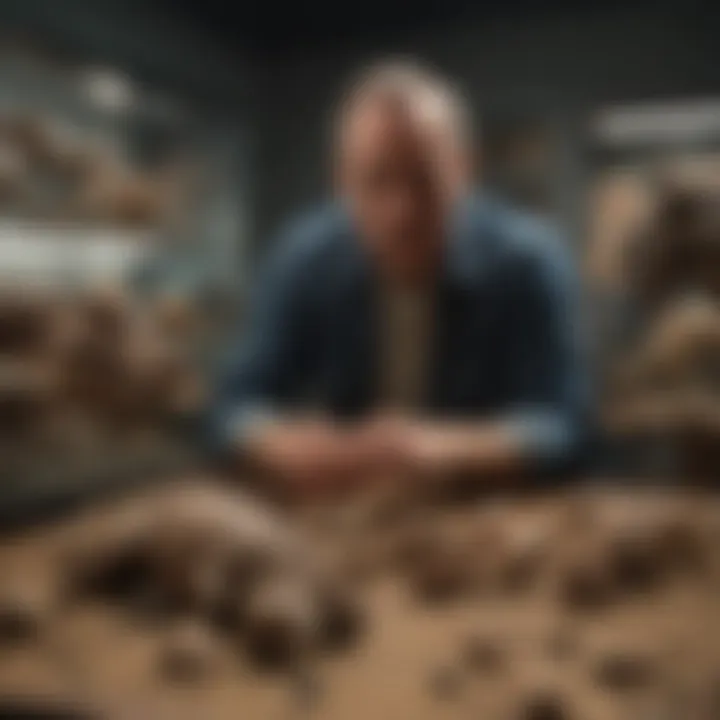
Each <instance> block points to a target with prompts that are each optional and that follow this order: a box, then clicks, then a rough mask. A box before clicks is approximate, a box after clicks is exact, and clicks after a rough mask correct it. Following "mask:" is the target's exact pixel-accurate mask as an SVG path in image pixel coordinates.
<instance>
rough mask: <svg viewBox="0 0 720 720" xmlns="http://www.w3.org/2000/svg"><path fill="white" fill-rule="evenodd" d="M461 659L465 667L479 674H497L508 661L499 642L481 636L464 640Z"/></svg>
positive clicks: (472, 636) (473, 636)
mask: <svg viewBox="0 0 720 720" xmlns="http://www.w3.org/2000/svg"><path fill="white" fill-rule="evenodd" d="M461 658H462V663H463V665H464V666H465V667H467V668H468V669H470V670H472V671H473V672H477V673H495V672H497V671H499V670H500V669H502V667H503V665H504V664H505V661H506V659H507V658H506V652H505V648H504V647H503V646H502V644H501V642H500V641H499V640H497V639H495V638H489V637H483V636H481V635H471V636H469V637H467V638H466V639H465V640H464V642H463V645H462V648H461Z"/></svg>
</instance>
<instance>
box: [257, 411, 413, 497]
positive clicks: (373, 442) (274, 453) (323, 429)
mask: <svg viewBox="0 0 720 720" xmlns="http://www.w3.org/2000/svg"><path fill="white" fill-rule="evenodd" d="M399 447H400V446H399V443H398V442H397V441H396V438H395V436H394V435H391V434H389V433H388V432H387V430H386V429H384V428H381V427H380V426H377V427H376V426H374V425H372V426H370V425H368V426H362V427H360V428H352V427H343V426H338V425H336V424H334V423H331V422H326V421H322V420H300V421H294V422H272V423H268V424H267V425H264V426H262V427H260V428H258V431H257V433H256V434H255V437H254V438H252V439H251V441H250V442H249V443H248V451H249V454H250V459H251V460H252V461H253V462H254V464H255V465H256V466H258V467H259V468H260V469H262V470H264V471H266V472H268V473H269V474H270V475H271V476H272V477H273V478H274V480H275V481H276V482H278V483H279V484H280V485H281V486H282V487H283V488H284V489H286V490H288V491H290V492H291V493H292V494H294V495H317V494H337V493H342V492H344V491H347V490H348V489H350V488H352V487H354V486H356V485H357V484H358V483H360V482H365V481H368V480H369V479H370V478H372V477H376V476H378V474H381V473H384V472H385V471H386V470H388V469H389V468H391V467H396V466H398V462H397V461H396V462H395V463H393V458H394V457H396V456H399Z"/></svg>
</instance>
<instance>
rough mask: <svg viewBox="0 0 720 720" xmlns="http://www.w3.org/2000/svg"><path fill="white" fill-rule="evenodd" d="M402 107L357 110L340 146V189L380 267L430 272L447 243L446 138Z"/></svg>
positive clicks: (413, 276)
mask: <svg viewBox="0 0 720 720" xmlns="http://www.w3.org/2000/svg"><path fill="white" fill-rule="evenodd" d="M443 140H444V139H443V138H442V137H441V136H440V135H439V133H438V132H437V131H435V132H433V128H431V127H429V126H427V124H423V123H421V122H418V121H417V120H413V118H412V117H411V115H410V114H409V113H408V112H407V111H406V110H405V109H404V108H402V107H397V106H393V105H391V104H388V103H382V102H380V101H378V102H374V103H367V104H366V105H365V106H362V107H359V108H357V109H356V111H355V113H354V114H353V116H352V117H351V118H349V120H348V123H347V126H346V128H345V132H344V134H343V136H342V140H341V147H340V179H341V188H342V192H343V193H344V195H345V196H346V198H347V199H348V200H349V203H350V207H351V209H352V212H353V214H354V217H355V221H356V222H357V224H358V227H359V230H360V233H361V236H362V239H363V241H364V242H365V243H367V245H368V247H369V249H370V251H371V253H372V255H373V256H374V258H375V260H376V262H377V263H378V264H379V269H380V271H381V273H383V274H385V275H388V276H390V277H391V278H393V279H397V280H399V281H410V282H414V281H418V280H422V279H425V278H427V277H428V275H429V274H431V273H432V271H433V269H434V268H435V267H436V266H437V262H438V259H439V256H440V251H441V249H442V243H443V242H444V233H443V229H444V219H445V216H446V212H447V210H448V204H449V202H450V198H451V188H450V185H451V183H450V180H451V177H450V174H451V170H452V168H451V162H450V157H449V153H448V149H447V142H443Z"/></svg>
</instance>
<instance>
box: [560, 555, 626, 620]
mask: <svg viewBox="0 0 720 720" xmlns="http://www.w3.org/2000/svg"><path fill="white" fill-rule="evenodd" d="M559 580H560V584H559V591H560V599H561V601H562V602H563V603H564V604H565V606H566V607H568V608H570V609H572V610H583V611H587V610H597V609H600V608H604V607H606V606H607V605H609V604H610V603H611V602H612V600H613V594H614V588H613V584H612V579H611V577H610V575H609V573H608V569H607V567H606V565H605V564H604V563H603V562H602V561H599V560H598V559H597V558H588V559H587V560H579V561H577V562H574V563H572V564H570V565H568V566H566V567H565V568H563V570H562V573H561V576H560V579H559Z"/></svg>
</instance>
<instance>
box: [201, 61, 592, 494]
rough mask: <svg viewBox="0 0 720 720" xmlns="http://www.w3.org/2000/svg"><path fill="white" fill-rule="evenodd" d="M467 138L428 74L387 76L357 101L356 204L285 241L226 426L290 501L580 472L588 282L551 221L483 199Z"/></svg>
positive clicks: (345, 158)
mask: <svg viewBox="0 0 720 720" xmlns="http://www.w3.org/2000/svg"><path fill="white" fill-rule="evenodd" d="M468 125H469V123H468V120H467V117H466V114H465V112H464V108H463V106H462V103H461V102H460V98H459V97H458V96H457V94H456V93H455V92H454V91H453V88H452V87H451V86H450V85H449V84H448V83H446V82H445V81H444V80H443V79H441V78H438V77H436V76H435V75H434V74H433V73H431V72H427V71H425V70H423V69H420V68H417V67H414V66H407V65H398V64H388V65H383V66H380V67H377V68H373V69H372V71H371V72H369V73H367V74H366V75H365V76H364V77H363V78H361V80H360V81H359V82H358V83H357V84H356V85H354V86H353V88H352V89H351V92H350V93H349V94H348V96H347V97H346V98H345V100H344V101H343V102H342V104H341V107H340V112H339V115H338V119H337V126H336V130H337V132H336V137H335V143H336V144H335V160H336V167H337V194H338V199H337V201H336V203H335V204H334V205H333V206H332V207H329V208H324V209H322V210H320V211H317V212H315V213H313V214H311V215H310V216H309V217H308V218H305V219H304V220H302V221H300V222H297V223H295V224H294V225H292V226H291V228H290V231H289V233H288V235H287V237H286V238H285V239H284V240H283V241H282V242H281V243H280V245H279V248H278V251H277V253H276V255H275V257H274V259H273V261H272V262H271V263H270V266H269V269H268V274H267V275H266V276H265V277H264V278H263V279H262V280H261V282H260V286H259V293H258V297H257V298H256V303H255V305H254V308H253V309H252V310H251V318H250V327H249V329H248V331H247V334H246V335H245V337H243V338H242V348H241V352H240V355H239V357H234V358H233V359H232V360H231V363H230V365H229V367H228V369H227V372H226V374H225V375H224V377H223V380H222V382H221V383H220V385H219V387H218V394H217V401H216V405H215V408H214V414H213V432H214V435H215V439H216V440H218V439H219V441H220V444H221V445H222V446H223V448H224V449H225V450H226V451H229V452H230V454H231V455H235V456H238V457H240V456H242V457H244V458H245V459H247V460H250V461H252V462H253V463H254V464H255V466H256V467H257V468H259V469H261V470H263V471H264V473H265V475H266V476H267V477H268V478H270V481H272V482H275V483H278V484H279V485H280V486H281V487H282V488H283V489H284V490H286V491H290V492H293V493H299V494H305V493H314V492H334V491H341V490H345V489H347V487H348V486H352V485H354V484H356V483H360V482H369V481H372V480H378V479H380V478H384V479H387V478H393V477H394V478H404V479H406V480H408V481H410V482H417V483H420V482H423V481H433V482H445V481H449V480H450V479H451V478H454V477H459V476H468V475H471V476H473V477H475V478H477V480H478V482H488V483H489V482H498V481H505V482H509V481H512V480H517V479H519V478H528V477H533V476H534V477H538V476H546V475H548V474H554V473H558V472H561V471H563V470H567V469H568V468H569V467H570V465H571V463H572V461H573V460H574V459H575V458H576V457H577V454H578V450H579V448H580V446H581V442H582V438H583V427H584V420H585V413H586V410H587V408H586V393H585V384H584V383H585V379H584V376H583V368H582V362H581V358H580V348H579V344H578V338H577V327H576V314H577V311H578V307H577V305H578V299H577V297H576V296H575V290H574V288H573V277H572V272H571V270H570V268H569V266H568V263H567V258H566V256H565V252H564V250H563V248H562V247H561V246H560V244H559V243H558V241H557V240H556V239H555V238H554V237H553V236H552V233H551V232H550V231H549V230H547V229H545V228H543V227H542V226H541V225H540V224H539V222H538V221H536V220H532V219H530V218H528V217H524V216H522V215H521V214H519V213H516V212H513V211H511V210H509V209H506V208H504V207H502V206H501V204H500V203H498V202H495V201H492V200H490V199H488V198H483V197H478V196H473V195H472V194H471V192H470V180H471V178H470V175H471V168H470V161H469V158H470V156H471V148H470V144H469V136H468V135H469V133H468Z"/></svg>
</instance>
